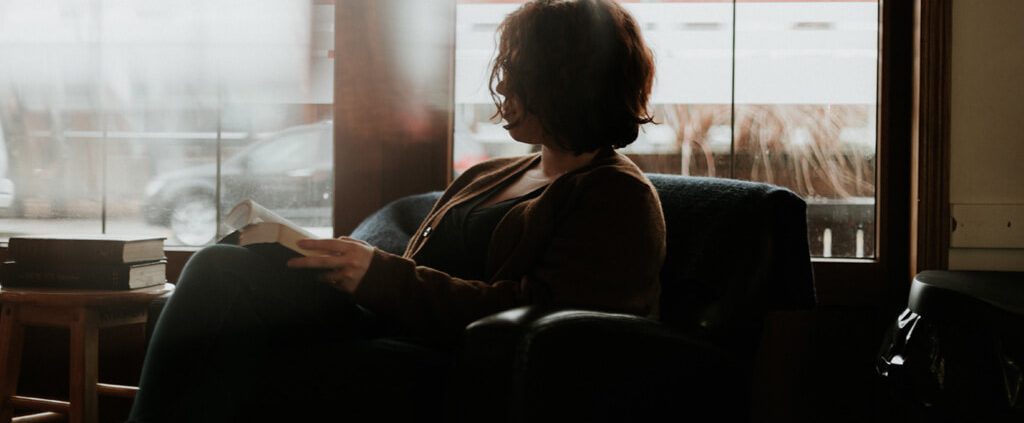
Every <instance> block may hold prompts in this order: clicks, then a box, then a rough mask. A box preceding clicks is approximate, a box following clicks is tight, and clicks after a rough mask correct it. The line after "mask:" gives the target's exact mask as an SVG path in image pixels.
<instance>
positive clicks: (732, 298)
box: [351, 174, 815, 355]
mask: <svg viewBox="0 0 1024 423" xmlns="http://www.w3.org/2000/svg"><path fill="white" fill-rule="evenodd" d="M647 176H648V177H649V178H650V179H651V182H652V183H653V184H654V186H655V188H656V189H657V191H658V195H659V197H660V198H661V203H662V209H663V211H664V213H665V220H666V226H667V230H668V239H667V242H668V251H667V256H666V259H665V265H664V267H663V268H662V273H661V281H662V294H661V319H662V321H663V322H664V323H666V324H668V325H670V326H672V327H675V328H677V329H679V330H681V331H684V332H686V333H689V334H692V335H694V336H698V337H700V338H703V339H707V340H709V341H712V342H714V343H715V344H717V345H720V346H722V347H725V348H727V349H730V350H732V351H734V352H736V353H739V354H741V355H747V354H753V352H754V345H755V344H756V343H757V341H758V338H759V334H760V329H761V323H762V321H763V315H764V313H765V312H766V311H768V310H785V309H806V308H810V307H813V305H814V303H815V298H814V287H813V277H812V274H811V263H810V254H809V250H808V245H807V222H806V204H805V203H804V201H803V200H801V199H800V197H798V196H796V194H794V193H792V192H791V191H789V190H787V189H785V188H780V187H777V186H773V185H768V184H761V183H754V182H745V181H737V180H730V179H716V178H701V177H688V176H676V175H660V174H648V175H647ZM439 197H440V193H439V192H432V193H426V194H419V195H414V196H409V197H404V198H401V199H398V200H396V201H394V202H392V203H391V204H388V205H387V206H385V207H383V208H381V209H380V210H378V211H377V212H376V213H374V214H373V215H371V216H370V217H368V218H366V219H365V220H364V221H363V222H362V223H360V225H359V226H358V227H357V228H356V229H355V231H353V232H352V235H351V236H352V237H353V238H357V239H362V240H365V241H367V242H369V243H371V244H373V245H375V246H377V247H378V248H381V249H383V250H385V251H388V252H392V253H396V254H401V253H402V252H403V251H404V249H405V244H406V243H407V242H408V240H409V238H410V237H411V236H412V234H413V232H414V231H416V229H417V228H418V226H419V223H420V221H421V220H422V219H423V218H424V217H425V216H426V215H427V213H428V212H429V211H430V208H431V206H433V204H434V202H435V201H437V199H438V198H439Z"/></svg>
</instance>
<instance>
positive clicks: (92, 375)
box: [68, 308, 99, 423]
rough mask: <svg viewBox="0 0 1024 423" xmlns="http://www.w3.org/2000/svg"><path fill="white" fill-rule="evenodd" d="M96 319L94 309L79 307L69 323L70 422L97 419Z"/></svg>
mask: <svg viewBox="0 0 1024 423" xmlns="http://www.w3.org/2000/svg"><path fill="white" fill-rule="evenodd" d="M98 321H99V319H98V318H97V316H96V312H95V311H93V310H89V309H86V308H79V309H77V310H76V313H75V319H74V322H72V324H71V350H70V351H69V352H70V354H71V366H70V374H69V379H70V381H71V390H70V396H69V398H68V399H69V402H71V408H70V410H68V422H70V423H95V422H96V419H97V406H96V402H97V400H96V382H97V381H98V369H97V368H98V363H97V361H98V359H99V354H98V350H99V349H98V345H99V323H98Z"/></svg>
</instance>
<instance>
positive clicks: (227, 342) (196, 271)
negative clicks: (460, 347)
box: [131, 245, 451, 422]
mask: <svg viewBox="0 0 1024 423" xmlns="http://www.w3.org/2000/svg"><path fill="white" fill-rule="evenodd" d="M313 275H314V274H313V273H312V272H309V271H297V270H291V269H288V268H286V267H285V266H284V265H283V263H281V262H280V261H279V260H270V259H268V256H266V255H263V254H260V253H259V252H258V251H255V250H251V249H248V248H242V247H237V246H230V245H214V246H210V247H207V248H204V249H203V250H201V251H199V252H197V253H196V254H194V255H193V256H192V258H191V259H190V260H189V262H188V264H187V265H186V266H185V269H184V270H183V271H182V274H181V278H180V279H179V281H178V284H177V288H176V289H175V292H174V294H173V295H172V297H171V298H170V300H168V302H167V305H166V307H165V308H164V310H163V312H162V313H161V315H160V318H159V321H158V322H157V324H156V329H155V330H154V332H153V336H152V338H151V341H150V345H149V349H148V351H147V353H146V360H145V364H144V365H143V371H142V380H141V382H140V387H139V393H138V396H137V398H136V400H135V404H134V407H133V408H132V413H131V419H132V420H133V421H138V422H157V421H174V422H197V421H218V422H224V421H263V420H272V419H285V420H289V421H296V420H297V419H304V420H306V419H309V418H310V417H312V416H318V415H327V416H330V417H331V418H330V419H329V420H330V421H354V420H355V419H363V420H365V419H370V420H385V419H387V420H391V419H396V418H397V419H416V420H436V419H438V418H439V416H441V414H442V412H443V410H444V403H445V397H444V395H445V394H444V392H445V391H446V389H445V386H444V385H445V383H446V382H445V379H446V378H445V377H444V375H446V374H448V373H449V370H450V361H451V360H450V358H449V357H450V355H449V354H447V353H444V352H442V351H441V350H440V349H435V348H428V347H425V346H423V345H422V344H421V343H419V342H415V341H414V340H411V339H409V338H403V337H401V336H399V335H398V334H399V333H400V331H398V330H396V329H395V328H394V327H390V326H389V325H388V324H386V323H385V322H383V321H382V320H381V319H378V318H376V317H374V316H373V315H372V314H371V313H369V312H367V311H366V310H365V309H363V308H361V307H359V306H357V305H355V304H354V303H353V302H352V300H351V297H350V296H349V295H347V294H345V293H342V292H340V291H338V290H336V289H335V288H333V287H330V286H328V285H326V284H323V283H320V282H318V281H316V280H315V279H314V278H313Z"/></svg>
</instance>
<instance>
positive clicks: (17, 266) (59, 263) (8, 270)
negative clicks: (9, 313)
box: [0, 235, 167, 290]
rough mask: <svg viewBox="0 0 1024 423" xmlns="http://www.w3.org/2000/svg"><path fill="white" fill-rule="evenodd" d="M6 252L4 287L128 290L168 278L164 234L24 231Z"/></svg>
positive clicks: (1, 271) (0, 280) (0, 273)
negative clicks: (27, 233)
mask: <svg viewBox="0 0 1024 423" xmlns="http://www.w3.org/2000/svg"><path fill="white" fill-rule="evenodd" d="M7 252H8V256H9V258H8V261H6V262H4V263H3V265H2V266H0V286H2V287H4V288H54V289H103V290H127V289H137V288H145V287H148V286H154V285H160V284H163V283H164V282H166V281H167V261H166V260H165V259H164V238H162V237H133V236H117V235H97V236H80V235H71V236H54V235H46V236H20V237H11V239H10V241H9V242H8V245H7Z"/></svg>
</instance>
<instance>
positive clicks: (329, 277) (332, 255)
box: [288, 237, 373, 293]
mask: <svg viewBox="0 0 1024 423" xmlns="http://www.w3.org/2000/svg"><path fill="white" fill-rule="evenodd" d="M299 247H301V248H305V249H307V250H312V251H315V252H317V253H320V254H319V255H313V256H307V257H297V258H293V259H291V260H288V267H291V268H295V269H322V270H323V272H321V273H320V279H321V280H323V281H324V282H327V283H329V284H331V285H334V287H336V288H338V289H340V290H342V291H345V292H349V293H352V292H355V291H356V288H358V287H359V284H360V283H362V282H363V277H364V276H366V270H367V269H369V268H370V262H371V261H372V260H373V247H372V246H370V244H367V243H365V242H362V241H359V240H355V239H352V238H349V237H340V238H338V239H303V240H301V241H299Z"/></svg>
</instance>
